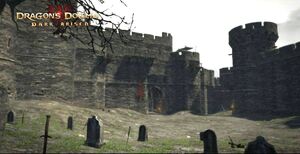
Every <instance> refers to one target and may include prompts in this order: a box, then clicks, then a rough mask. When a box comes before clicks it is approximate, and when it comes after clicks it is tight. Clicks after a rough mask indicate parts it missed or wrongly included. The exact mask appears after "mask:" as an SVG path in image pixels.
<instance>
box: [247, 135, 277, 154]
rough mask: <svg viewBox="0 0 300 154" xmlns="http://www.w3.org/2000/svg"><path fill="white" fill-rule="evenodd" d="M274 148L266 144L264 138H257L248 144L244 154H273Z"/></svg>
mask: <svg viewBox="0 0 300 154" xmlns="http://www.w3.org/2000/svg"><path fill="white" fill-rule="evenodd" d="M275 153H277V152H276V150H275V148H274V146H273V145H271V144H270V143H268V142H267V141H266V140H265V138H264V137H262V136H257V137H256V139H255V140H254V141H252V142H249V143H248V145H247V148H246V149H245V154H275Z"/></svg>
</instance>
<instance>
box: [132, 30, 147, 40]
mask: <svg viewBox="0 0 300 154" xmlns="http://www.w3.org/2000/svg"><path fill="white" fill-rule="evenodd" d="M131 39H133V40H143V39H144V38H143V34H142V33H137V32H132V34H131Z"/></svg>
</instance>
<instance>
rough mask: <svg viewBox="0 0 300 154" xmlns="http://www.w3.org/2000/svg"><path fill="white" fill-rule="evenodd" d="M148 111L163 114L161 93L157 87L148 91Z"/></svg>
mask: <svg viewBox="0 0 300 154" xmlns="http://www.w3.org/2000/svg"><path fill="white" fill-rule="evenodd" d="M149 111H150V112H157V113H163V112H164V102H163V92H162V90H161V89H160V88H159V87H151V88H150V90H149Z"/></svg>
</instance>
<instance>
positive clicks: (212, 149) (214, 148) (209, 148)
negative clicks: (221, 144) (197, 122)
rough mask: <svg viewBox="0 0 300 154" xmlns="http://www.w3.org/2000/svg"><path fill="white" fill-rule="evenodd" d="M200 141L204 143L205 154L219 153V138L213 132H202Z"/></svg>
mask: <svg viewBox="0 0 300 154" xmlns="http://www.w3.org/2000/svg"><path fill="white" fill-rule="evenodd" d="M200 140H201V141H203V143H204V153H205V154H207V153H218V145H217V136H216V133H215V132H214V131H213V130H210V129H208V130H206V131H204V132H200Z"/></svg>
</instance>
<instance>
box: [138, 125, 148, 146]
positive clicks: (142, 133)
mask: <svg viewBox="0 0 300 154" xmlns="http://www.w3.org/2000/svg"><path fill="white" fill-rule="evenodd" d="M138 141H141V142H145V141H148V132H147V128H146V126H145V125H141V126H140V128H139V136H138Z"/></svg>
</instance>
